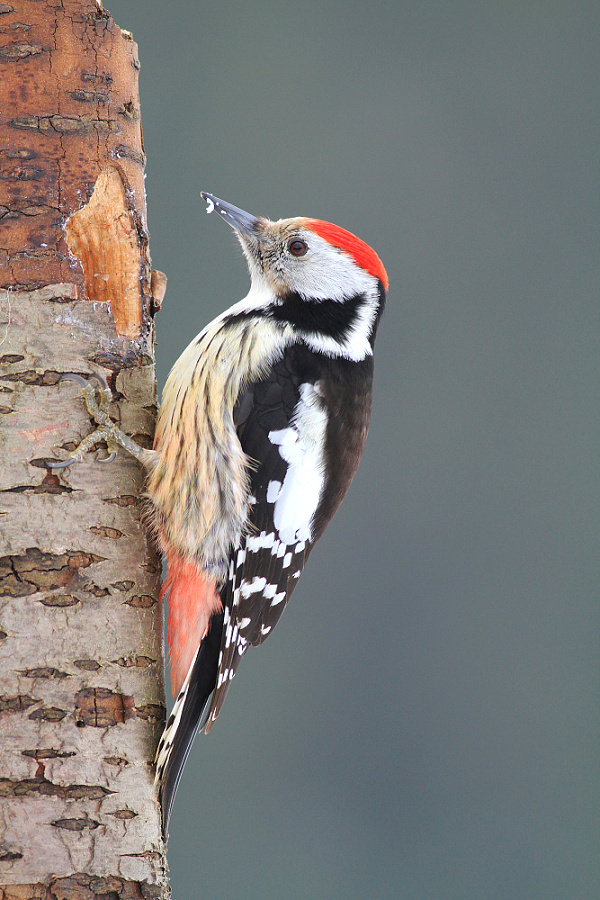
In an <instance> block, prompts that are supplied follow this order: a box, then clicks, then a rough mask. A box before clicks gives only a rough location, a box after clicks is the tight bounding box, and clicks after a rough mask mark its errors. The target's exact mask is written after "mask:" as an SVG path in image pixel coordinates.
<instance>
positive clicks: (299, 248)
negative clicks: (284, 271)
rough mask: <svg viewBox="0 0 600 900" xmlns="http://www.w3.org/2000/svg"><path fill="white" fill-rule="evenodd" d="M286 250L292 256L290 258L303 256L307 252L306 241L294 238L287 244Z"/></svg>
mask: <svg viewBox="0 0 600 900" xmlns="http://www.w3.org/2000/svg"><path fill="white" fill-rule="evenodd" d="M288 250H289V251H290V253H291V254H292V256H304V254H305V253H306V251H307V250H308V244H307V243H306V241H301V240H299V239H298V238H294V239H293V240H292V241H290V242H289V244H288Z"/></svg>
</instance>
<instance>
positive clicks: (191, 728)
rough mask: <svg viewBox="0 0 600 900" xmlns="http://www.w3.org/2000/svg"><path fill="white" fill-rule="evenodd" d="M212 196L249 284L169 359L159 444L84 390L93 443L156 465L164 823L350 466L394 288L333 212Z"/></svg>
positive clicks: (151, 483)
mask: <svg viewBox="0 0 600 900" xmlns="http://www.w3.org/2000/svg"><path fill="white" fill-rule="evenodd" d="M202 197H203V198H204V200H205V201H206V203H207V212H209V213H210V212H213V211H216V212H217V213H218V214H220V215H221V216H222V217H223V219H224V220H225V221H226V222H227V223H228V225H230V226H231V227H232V228H233V230H234V232H235V234H236V236H237V238H238V239H239V242H240V244H241V247H242V251H243V253H244V256H245V258H246V261H247V263H248V268H249V271H250V278H251V287H250V291H249V293H248V295H247V296H246V297H245V298H244V299H243V300H241V301H240V302H239V303H236V304H234V305H233V306H231V307H230V308H229V309H227V310H226V311H225V312H223V313H222V314H221V315H220V316H218V317H217V318H216V319H215V320H214V321H213V322H212V323H211V324H209V325H207V326H206V328H205V329H204V330H203V331H201V332H200V334H199V335H198V336H197V337H195V338H194V340H193V341H192V342H191V343H190V344H189V346H188V347H187V349H186V350H184V352H183V353H182V355H181V356H180V357H179V359H178V360H177V362H176V363H175V365H174V366H173V368H172V370H171V373H170V375H169V377H168V379H167V382H166V385H165V388H164V392H163V397H162V403H161V406H160V410H159V413H158V420H157V426H156V436H155V442H154V450H152V451H148V450H142V449H141V448H139V451H138V452H136V451H134V450H133V449H132V446H131V445H132V441H131V439H130V438H127V436H126V435H123V434H122V432H120V431H119V430H118V429H117V428H116V426H114V424H113V423H112V422H111V421H110V420H109V419H108V415H107V412H106V398H104V399H103V400H102V401H101V403H100V408H99V407H98V406H96V405H95V403H94V402H93V390H92V389H90V388H89V386H88V388H87V389H84V394H85V393H86V390H87V394H86V402H87V403H88V409H90V412H92V413H93V414H94V415H95V417H96V421H97V422H98V423H99V425H100V426H101V427H100V428H99V429H97V431H96V432H95V435H96V437H95V438H94V435H92V436H90V437H89V438H87V439H86V441H85V442H84V443H85V445H86V446H85V449H89V447H90V446H91V445H92V444H93V440H92V438H94V440H97V439H98V435H99V434H101V435H102V436H103V437H106V436H108V439H109V449H113V448H114V446H115V444H121V445H122V446H124V447H125V449H127V450H128V451H129V452H135V455H136V456H138V458H140V459H141V460H142V461H143V462H144V463H145V464H146V466H147V467H148V496H149V498H150V500H151V505H152V521H153V526H154V529H155V532H156V534H157V536H158V540H159V543H160V546H161V549H162V551H163V553H164V555H165V556H166V559H167V565H168V569H167V577H166V579H165V582H164V584H163V588H162V596H163V597H167V596H168V604H169V616H168V642H169V658H170V664H171V681H172V687H173V692H174V695H175V697H176V699H175V705H174V707H173V711H172V713H171V715H170V717H169V719H168V721H167V724H166V727H165V730H164V733H163V735H162V737H161V739H160V743H159V746H158V749H157V753H156V779H157V782H158V784H159V788H160V797H161V804H162V813H163V828H164V831H165V834H166V833H167V829H168V823H169V817H170V814H171V808H172V804H173V800H174V796H175V792H176V790H177V786H178V783H179V779H180V777H181V773H182V770H183V766H184V764H185V761H186V758H187V756H188V753H189V751H190V748H191V745H192V742H193V740H194V738H195V736H196V733H197V732H198V731H199V730H200V729H201V728H204V729H205V731H206V732H207V733H208V731H210V729H211V728H212V726H213V724H214V722H215V719H216V718H217V716H218V715H219V713H220V711H221V708H222V706H223V702H224V700H225V697H226V695H227V691H228V689H229V685H230V684H231V681H232V679H233V677H234V675H235V674H236V672H237V669H238V666H239V664H240V661H241V659H242V657H243V655H244V653H245V652H246V650H247V649H248V647H250V646H257V645H258V644H261V643H262V642H263V641H264V640H265V639H266V638H267V637H268V636H269V635H270V633H271V632H272V630H273V628H274V627H275V625H276V624H277V622H278V621H279V618H280V617H281V614H282V612H283V610H284V609H285V606H286V604H287V603H288V601H289V599H290V596H291V594H292V591H293V590H294V588H295V586H296V584H297V582H298V578H299V576H300V573H301V572H302V569H303V568H304V564H305V563H306V560H307V558H308V556H309V553H310V551H311V549H312V548H313V546H314V544H315V542H316V541H317V540H318V539H319V537H320V536H321V535H322V534H323V531H324V530H325V528H326V526H327V524H328V523H329V521H330V520H331V518H332V516H333V515H334V513H335V512H336V510H337V508H338V507H339V505H340V503H341V501H342V499H343V497H344V495H345V494H346V492H347V490H348V488H349V486H350V482H351V481H352V478H353V476H354V474H355V472H356V469H357V466H358V463H359V461H360V457H361V455H362V452H363V448H364V445H365V440H366V437H367V431H368V427H369V420H370V416H371V397H372V381H373V347H374V343H375V336H376V333H377V327H378V324H379V320H380V317H381V315H382V312H383V309H384V305H385V295H386V291H387V288H388V278H387V275H386V271H385V269H384V267H383V264H382V262H381V260H380V259H379V257H378V256H377V254H376V253H375V251H374V250H372V249H371V247H369V246H368V245H367V244H365V243H364V242H363V241H361V240H360V239H359V238H357V237H355V236H354V235H353V234H351V233H350V232H348V231H346V230H345V229H343V228H340V227H338V226H337V225H333V224H331V223H329V222H324V221H322V220H320V219H310V218H304V217H300V218H292V219H280V220H278V221H271V220H269V219H267V218H264V217H258V218H257V217H255V216H252V215H250V214H249V213H247V212H244V211H243V210H241V209H238V208H237V207H236V206H233V205H232V204H230V203H226V202H225V201H223V200H220V199H219V198H218V197H215V196H214V195H213V194H209V193H205V192H202ZM81 447H83V444H82V445H81V446H80V448H78V451H76V453H75V454H73V455H72V457H71V458H69V460H66V461H65V462H64V463H63V465H65V464H66V465H68V464H69V463H70V462H72V461H73V458H80V455H81V453H80V451H81ZM59 465H60V464H59Z"/></svg>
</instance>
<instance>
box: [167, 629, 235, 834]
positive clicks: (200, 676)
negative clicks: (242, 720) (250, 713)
mask: <svg viewBox="0 0 600 900" xmlns="http://www.w3.org/2000/svg"><path fill="white" fill-rule="evenodd" d="M222 631H223V614H222V613H215V614H213V615H212V616H211V619H210V622H209V625H208V631H207V633H206V635H205V636H204V638H203V639H202V642H201V643H200V646H199V647H198V649H197V651H196V655H195V656H194V659H193V661H192V664H191V665H190V668H189V671H188V673H187V676H186V679H185V681H184V683H183V686H182V688H181V690H180V691H179V694H178V696H177V700H176V701H175V705H174V707H173V711H172V713H171V715H170V716H169V721H168V722H167V725H166V727H165V730H164V732H163V735H162V737H161V739H160V742H159V745H158V749H157V751H156V782H157V783H158V784H160V802H161V807H162V821H163V832H164V835H165V837H166V835H167V831H168V827H169V818H170V816H171V808H172V806H173V800H174V799H175V793H176V791H177V786H178V784H179V779H180V778H181V773H182V771H183V767H184V765H185V761H186V759H187V757H188V754H189V752H190V749H191V746H192V743H193V740H194V738H195V736H196V733H197V731H198V729H199V728H200V725H201V721H202V714H203V712H204V711H205V708H206V704H207V702H208V700H209V698H210V696H211V694H212V692H213V690H214V688H215V684H216V681H217V668H218V664H219V651H220V649H221V634H222Z"/></svg>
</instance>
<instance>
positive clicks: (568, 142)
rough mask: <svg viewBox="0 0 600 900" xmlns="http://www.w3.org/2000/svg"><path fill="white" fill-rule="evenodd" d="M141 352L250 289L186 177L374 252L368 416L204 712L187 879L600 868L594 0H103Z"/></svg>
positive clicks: (163, 350) (168, 356) (528, 878)
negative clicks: (330, 507)
mask: <svg viewBox="0 0 600 900" xmlns="http://www.w3.org/2000/svg"><path fill="white" fill-rule="evenodd" d="M107 7H108V8H109V9H110V11H111V12H112V13H113V14H114V15H115V17H116V19H117V21H118V23H119V24H120V25H121V27H124V28H128V29H130V30H132V31H133V34H134V37H135V40H136V41H137V42H138V44H139V51H140V59H141V63H142V70H141V93H142V111H143V125H144V136H145V144H146V151H147V154H148V167H147V173H148V177H147V192H148V206H149V225H150V231H151V236H152V241H151V251H152V256H153V260H154V265H155V267H157V268H160V269H163V270H164V271H165V272H166V273H167V274H168V276H169V289H168V292H167V297H166V301H165V305H164V307H163V311H162V312H161V313H160V316H159V318H158V342H159V343H158V350H157V359H158V369H159V378H160V382H161V385H162V384H163V383H164V379H165V377H166V374H167V372H168V369H169V368H170V366H171V365H172V363H173V361H174V360H175V358H176V357H177V355H178V354H179V353H180V352H181V351H182V350H183V349H184V347H185V345H186V344H187V343H188V341H189V340H190V339H191V337H192V336H193V335H194V334H196V333H197V332H198V331H199V330H200V329H201V328H202V327H203V326H204V325H205V324H206V323H207V322H208V321H209V320H210V319H212V318H213V317H214V316H215V315H216V314H217V313H218V312H220V311H221V310H222V309H224V308H225V307H227V306H229V305H230V304H231V303H233V302H234V301H236V300H238V299H240V298H241V297H242V296H244V294H245V293H246V291H247V288H248V276H247V273H246V270H245V264H244V262H243V260H242V257H241V253H240V252H239V250H238V249H237V248H236V245H235V242H234V239H233V236H232V234H231V233H230V231H229V230H228V229H227V228H226V226H225V225H224V223H223V222H221V221H220V220H219V219H218V218H217V217H215V216H213V217H211V218H206V216H205V214H204V204H203V203H202V202H201V200H200V197H199V191H200V190H201V189H205V190H209V191H212V192H214V193H215V194H217V195H218V196H220V197H223V198H224V199H227V200H229V201H231V202H233V203H235V204H236V205H238V206H241V207H243V208H245V209H248V210H249V211H250V212H252V213H255V214H266V215H270V216H271V217H273V218H279V217H281V216H291V215H309V216H315V217H319V218H324V219H328V220H331V221H334V222H336V223H338V224H340V225H343V226H345V227H346V228H349V229H350V230H352V231H355V232H356V233H357V234H358V235H360V236H361V237H362V238H364V239H365V240H366V241H367V242H369V243H371V244H372V245H373V246H374V247H375V248H376V250H377V251H378V253H379V254H380V256H381V258H382V259H383V261H384V263H385V264H386V267H387V270H388V273H389V276H390V282H391V285H390V292H389V298H388V309H387V313H386V316H385V319H384V322H383V325H382V328H381V330H380V336H379V340H378V347H377V354H376V366H377V371H376V376H377V377H376V397H375V406H374V414H373V424H372V428H371V435H370V439H369V442H368V445H367V450H366V453H365V457H364V459H363V463H362V466H361V469H360V471H359V474H358V476H357V478H356V481H355V483H354V485H353V488H352V490H351V493H350V495H349V497H348V498H347V500H346V501H345V503H344V505H343V507H342V509H341V510H340V512H339V514H338V516H337V518H336V520H335V522H334V523H333V524H332V525H331V526H330V529H329V531H328V533H327V534H326V535H325V537H324V538H323V540H322V542H321V544H320V545H319V546H318V547H317V549H316V550H315V551H314V554H313V556H312V558H311V561H310V564H309V565H308V567H307V571H306V572H305V574H304V575H303V577H302V579H301V580H300V584H299V587H298V589H297V591H296V593H295V595H294V598H293V601H292V603H291V604H290V606H289V607H288V610H287V611H286V614H285V616H284V617H283V620H282V622H281V623H280V625H279V626H278V628H277V633H276V636H274V637H273V638H271V639H269V640H268V641H267V642H266V644H265V645H264V646H263V647H262V648H260V649H259V650H256V651H253V652H251V653H250V654H249V655H248V656H247V657H246V658H245V659H244V662H243V665H242V667H241V670H240V673H239V675H238V677H237V678H236V680H235V682H234V684H233V686H232V689H231V691H230V694H229V697H228V700H227V703H226V704H225V708H224V712H223V714H222V715H221V717H220V719H219V721H218V724H217V726H216V727H215V728H214V729H213V731H212V733H211V734H210V736H209V737H208V738H206V737H201V738H199V739H198V740H197V742H196V744H195V747H194V749H193V752H192V755H191V757H190V760H189V762H188V765H187V768H186V771H185V775H184V778H183V781H182V784H181V787H180V790H179V795H178V798H177V802H176V805H175V811H174V814H173V819H172V827H171V839H170V844H169V859H170V865H171V874H172V884H173V889H174V896H175V898H176V900H183V898H188V897H201V898H203V900H213V898H215V900H221V898H237V897H240V898H261V900H265V898H286V900H287V898H289V900H312V898H315V900H316V898H319V900H320V898H334V900H355V898H356V900H365V898H394V897H399V898H403V900H404V898H410V900H412V898H415V900H430V898H434V900H438V898H439V900H454V898H456V900H471V898H473V900H475V898H477V900H480V898H483V900H488V898H498V900H512V898H516V900H533V898H540V900H553V898H557V900H558V898H560V900H564V898H568V900H579V898H591V900H595V898H597V897H598V896H600V853H599V839H600V833H599V823H598V807H599V801H600V796H599V789H598V787H599V783H600V782H599V776H600V771H599V769H600V766H599V763H598V760H599V749H598V732H599V728H598V726H599V715H598V700H599V696H598V694H599V691H598V686H599V684H598V631H599V629H598V626H599V615H598V577H597V576H598V571H597V534H598V532H597V528H598V504H597V501H598V490H597V488H598V478H597V475H598V468H597V456H596V451H597V447H598V441H597V437H598V435H597V412H598V407H597V396H596V395H597V375H598V372H597V365H596V362H597V360H596V355H597V336H598V331H597V326H598V301H597V284H598V268H597V226H598V218H597V208H595V205H596V202H597V188H598V146H599V134H598V130H599V129H598V103H597V101H598V74H599V72H598V67H597V62H598V59H597V56H598V53H597V48H598V40H599V30H598V25H599V24H600V23H599V19H600V15H599V10H600V5H598V4H597V3H596V2H585V0H584V2H578V3H558V2H552V0H547V2H523V0H519V2H515V3H511V2H503V0H501V2H485V0H484V2H482V0H476V2H442V0H439V2H420V3H417V2H410V3H409V2H407V0H396V2H391V0H389V2H384V0H371V2H369V3H359V2H356V0H344V2H342V0H328V2H325V0H321V2H313V0H304V2H302V3H285V4H284V3H282V2H281V0H277V2H275V0H273V2H269V0H259V2H254V3H245V4H243V3H232V2H228V0H226V2H220V3H210V4H208V3H201V2H191V0H189V2H184V0H175V2H170V3H166V2H164V0H160V2H158V0H144V2H143V3H134V2H125V0H107Z"/></svg>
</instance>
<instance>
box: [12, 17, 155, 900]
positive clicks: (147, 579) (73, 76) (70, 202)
mask: <svg viewBox="0 0 600 900" xmlns="http://www.w3.org/2000/svg"><path fill="white" fill-rule="evenodd" d="M138 69H139V63H138V60H137V47H136V45H135V44H134V43H133V41H132V40H131V36H130V35H128V34H127V33H124V32H121V31H120V29H119V28H118V27H117V26H116V25H115V23H114V21H113V20H112V19H111V17H110V15H109V14H108V13H107V12H105V11H104V10H103V9H102V8H101V6H100V5H99V4H98V3H96V2H94V0H45V2H44V3H40V2H37V0H11V2H10V3H0V455H1V459H2V464H1V467H0V898H2V900H9V898H13V897H14V898H16V897H18V898H21V900H27V898H33V897H36V898H38V897H39V898H42V897H43V898H52V900H55V898H56V900H59V898H60V900H63V898H64V900H92V898H96V897H98V898H100V897H102V898H104V900H106V898H107V897H115V898H117V897H118V898H123V900H125V898H139V897H152V898H154V897H156V898H159V897H163V896H167V894H168V888H167V885H166V875H165V870H166V862H165V856H164V844H163V841H162V838H161V830H160V809H159V805H158V801H157V795H156V791H155V789H154V786H153V767H152V759H153V755H154V749H155V746H156V742H157V740H158V737H159V734H160V731H161V727H162V724H163V721H164V712H165V706H164V684H163V648H162V616H161V612H160V608H159V604H158V602H157V598H158V591H159V579H160V560H159V558H158V555H157V552H156V550H155V548H154V546H153V544H152V541H151V538H150V535H149V533H148V531H147V528H146V526H145V524H144V519H143V483H144V473H143V472H142V470H141V466H140V464H139V463H138V462H136V460H134V459H132V458H131V457H129V456H128V455H126V454H125V453H124V452H123V451H119V453H118V455H117V459H116V460H115V461H114V462H112V463H110V464H108V465H100V464H99V463H98V462H97V461H96V456H99V457H102V456H103V455H105V451H102V450H101V449H99V451H98V453H90V454H88V455H87V456H86V458H85V459H84V461H83V462H79V463H75V464H73V465H72V466H71V467H70V468H67V469H62V470H59V471H52V470H50V469H49V468H48V467H47V466H46V461H47V459H49V458H52V457H54V458H63V457H64V456H65V454H66V452H68V450H69V449H72V448H73V447H74V445H75V443H77V442H78V441H79V439H80V438H82V437H84V436H85V435H86V434H88V433H89V432H90V430H91V428H92V425H91V423H90V418H89V415H88V413H87V412H86V408H85V406H84V403H83V400H82V396H81V391H80V388H79V386H78V385H77V384H76V383H74V382H73V381H63V382H59V379H60V376H61V374H62V373H65V372H76V373H79V374H81V375H84V376H85V375H89V374H90V373H92V372H98V373H101V374H102V375H103V376H104V377H106V378H107V379H108V381H109V383H110V386H111V388H112V390H113V396H114V402H113V403H112V405H111V415H112V416H113V418H115V419H116V420H117V421H118V422H119V424H120V426H121V427H122V428H123V430H124V431H126V432H127V433H128V434H130V435H132V436H133V437H134V438H135V439H136V440H137V441H138V443H140V444H142V445H144V446H151V442H152V435H153V431H154V419H155V412H156V383H155V376H154V364H153V313H154V310H155V308H156V306H157V305H158V304H157V303H155V302H154V301H153V298H152V285H151V282H152V284H154V285H158V284H160V279H159V278H158V277H155V278H154V279H151V272H150V257H149V254H148V235H147V230H146V208H145V198H144V186H143V167H144V153H143V143H142V134H141V126H140V114H139V99H138V86H137V74H138ZM155 293H158V291H155Z"/></svg>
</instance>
